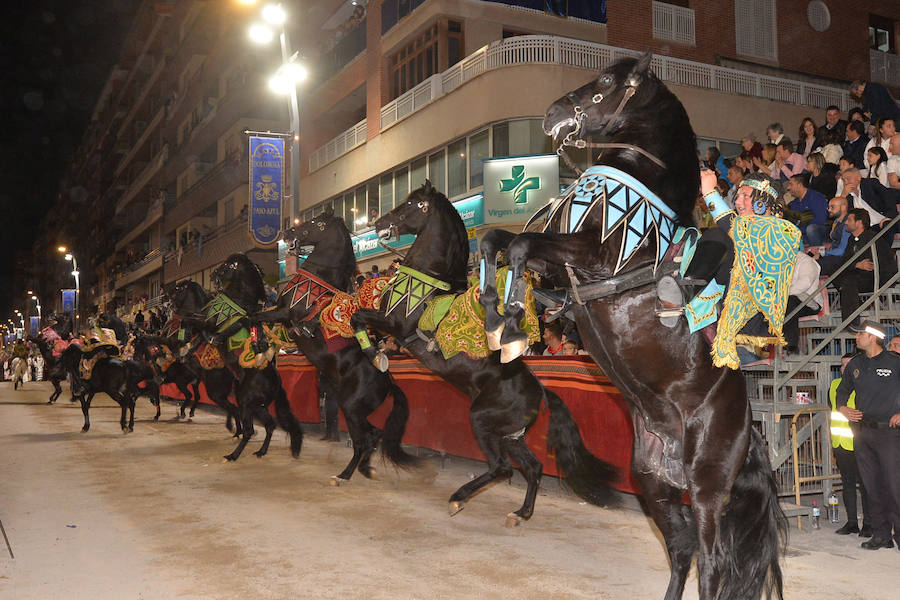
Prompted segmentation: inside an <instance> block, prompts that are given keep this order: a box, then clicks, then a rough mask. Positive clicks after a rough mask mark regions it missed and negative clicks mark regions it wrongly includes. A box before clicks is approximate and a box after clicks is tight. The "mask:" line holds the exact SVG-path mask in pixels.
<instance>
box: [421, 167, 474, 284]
mask: <svg viewBox="0 0 900 600" xmlns="http://www.w3.org/2000/svg"><path fill="white" fill-rule="evenodd" d="M419 197H421V198H422V199H427V200H429V201H430V203H431V204H430V208H431V209H432V210H434V211H435V212H436V213H437V214H436V215H435V216H437V217H438V218H439V220H440V223H438V225H437V228H436V230H435V232H434V234H433V235H434V239H436V240H438V241H439V242H440V254H441V256H442V259H443V260H442V262H444V263H445V264H446V265H447V269H446V270H443V271H442V272H441V273H440V276H441V278H446V279H447V280H448V283H450V284H451V285H452V286H453V287H454V288H455V289H465V288H466V285H467V275H468V263H469V234H468V232H467V231H466V226H465V224H464V223H463V220H462V218H461V217H460V216H459V212H457V210H456V208H454V206H453V204H452V203H451V202H450V200H449V199H448V198H447V196H445V195H444V194H442V193H441V192H439V191H438V190H437V189H436V188H434V187H433V186H432V185H431V182H425V185H423V186H421V187H419V188H418V189H416V190H415V191H413V192H412V194H410V199H415V198H419ZM434 218H435V217H434V216H432V217H430V218H429V219H428V223H427V224H426V226H425V228H423V231H421V232H419V236H418V238H417V239H416V243H418V241H419V239H422V238H423V236H422V233H423V232H424V231H428V230H429V229H431V223H432V220H433V219H434ZM429 237H430V236H429ZM413 245H414V246H415V243H414V244H413ZM432 251H433V250H432ZM410 252H412V249H410Z"/></svg>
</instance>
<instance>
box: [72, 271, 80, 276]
mask: <svg viewBox="0 0 900 600" xmlns="http://www.w3.org/2000/svg"><path fill="white" fill-rule="evenodd" d="M72 275H74V276H75V277H78V275H80V273H79V272H78V271H72Z"/></svg>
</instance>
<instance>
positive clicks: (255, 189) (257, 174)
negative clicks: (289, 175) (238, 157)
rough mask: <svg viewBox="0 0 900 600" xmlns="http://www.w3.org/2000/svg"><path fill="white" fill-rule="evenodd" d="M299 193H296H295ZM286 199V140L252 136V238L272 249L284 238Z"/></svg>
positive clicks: (250, 217) (250, 222) (250, 219)
mask: <svg viewBox="0 0 900 600" xmlns="http://www.w3.org/2000/svg"><path fill="white" fill-rule="evenodd" d="M294 193H295V194H296V193H297V192H296V191H295V192H294ZM283 198H284V139H283V138H280V137H263V136H256V135H253V136H250V210H249V216H248V219H247V222H248V223H249V225H250V237H252V238H253V243H254V244H256V246H257V247H259V248H271V247H272V246H274V245H275V243H276V242H277V241H278V238H279V236H280V235H281V204H282V200H283Z"/></svg>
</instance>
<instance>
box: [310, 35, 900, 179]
mask: <svg viewBox="0 0 900 600" xmlns="http://www.w3.org/2000/svg"><path fill="white" fill-rule="evenodd" d="M639 55H640V52H636V51H633V50H626V49H624V48H616V47H615V46H607V45H605V44H596V43H593V42H585V41H581V40H573V39H569V38H562V37H555V36H547V35H529V36H519V37H512V38H507V39H505V40H500V41H496V42H493V43H491V44H489V45H487V46H484V47H483V48H481V49H480V50H477V51H475V52H474V53H472V54H471V55H469V56H468V57H466V58H465V59H464V60H462V61H460V62H458V63H456V64H455V65H453V66H452V67H450V68H449V69H447V70H446V71H444V72H443V73H439V74H437V75H432V76H431V77H430V78H428V79H426V80H425V81H423V82H422V83H420V84H419V85H417V86H416V87H414V88H412V89H411V90H409V91H408V92H406V93H405V94H403V95H402V96H399V97H398V98H397V99H395V100H392V101H391V102H388V103H387V104H385V105H384V106H383V107H382V108H381V130H382V131H384V130H385V129H387V128H388V127H391V126H392V125H394V124H396V123H398V122H399V121H401V120H403V119H405V118H406V117H408V116H410V115H411V114H413V113H415V112H417V111H419V110H421V109H422V108H424V107H425V106H426V105H428V104H429V103H431V102H433V101H434V100H436V99H437V98H439V97H441V96H442V95H444V94H447V93H449V92H451V91H453V90H454V89H456V88H457V87H459V86H461V85H462V84H464V83H466V82H467V81H470V80H472V79H474V78H475V77H478V76H479V75H481V74H482V73H485V72H487V71H491V70H494V69H499V68H503V67H510V66H516V65H523V64H558V65H564V66H567V67H575V68H579V69H589V70H592V71H597V70H599V69H601V68H603V67H605V66H606V65H608V64H610V63H611V62H613V61H615V60H617V59H620V58H624V57H627V56H631V57H634V56H639ZM651 66H652V69H653V72H654V73H656V75H657V76H658V77H659V78H660V79H662V80H664V81H666V82H668V83H674V84H677V85H686V86H691V87H700V88H706V89H710V90H715V91H719V92H726V93H729V94H740V95H743V96H755V97H758V98H767V99H769V100H775V101H777V102H785V103H789V104H802V105H806V106H810V107H813V108H819V109H823V110H824V109H825V108H827V107H828V106H830V105H832V104H834V105H836V106H839V107H840V108H841V110H843V111H847V110H848V109H849V107H850V103H849V97H848V96H849V95H848V92H847V91H846V90H843V89H838V88H832V87H827V86H823V85H816V84H812V83H806V82H803V81H795V80H791V79H784V78H781V77H772V76H769V75H760V74H758V73H751V72H749V71H741V70H739V69H731V68H727V67H719V66H716V65H711V64H707V63H701V62H695V61H691V60H683V59H680V58H671V57H668V56H654V57H653V62H652V63H651ZM893 68H894V69H898V67H896V66H895V67H893ZM360 124H364V122H362V123H360ZM360 124H357V125H355V126H354V127H353V128H351V129H349V130H347V131H345V132H344V133H342V134H341V135H339V136H338V137H336V138H335V139H334V140H332V141H331V142H328V144H332V147H331V148H330V149H328V150H326V149H325V148H326V147H327V146H328V144H326V146H323V147H322V148H319V149H318V150H316V151H315V152H314V153H313V155H312V156H311V157H310V166H309V170H310V171H315V170H316V169H319V168H321V167H322V166H323V165H324V164H326V163H328V162H331V161H332V160H334V159H336V158H338V157H339V156H341V155H343V154H346V153H347V152H349V151H350V150H352V149H353V148H355V147H356V146H357V145H359V143H361V142H359V143H355V144H354V145H347V144H346V143H343V145H341V146H339V145H338V144H337V142H336V141H337V140H342V139H346V138H347V137H348V136H351V135H355V134H352V133H351V132H352V131H353V130H354V129H355V128H356V127H359V126H360ZM353 139H354V140H358V138H356V137H354V138H353ZM341 148H343V150H341ZM314 156H315V157H316V158H315V161H314V160H313V157H314ZM325 156H327V157H328V158H327V159H324V157H325Z"/></svg>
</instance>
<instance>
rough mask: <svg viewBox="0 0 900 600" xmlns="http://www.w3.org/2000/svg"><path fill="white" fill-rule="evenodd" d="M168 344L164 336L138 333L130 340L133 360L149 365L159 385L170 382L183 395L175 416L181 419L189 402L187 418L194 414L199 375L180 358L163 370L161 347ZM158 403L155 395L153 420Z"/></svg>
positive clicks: (163, 357) (197, 397) (163, 355)
mask: <svg viewBox="0 0 900 600" xmlns="http://www.w3.org/2000/svg"><path fill="white" fill-rule="evenodd" d="M168 344H169V340H167V339H166V338H161V337H158V336H152V335H146V334H142V333H139V334H138V335H136V336H135V337H134V340H133V341H132V345H133V347H134V360H136V361H137V362H139V363H141V364H143V365H146V366H148V367H150V369H152V370H153V372H154V373H155V374H156V382H157V383H158V384H159V385H164V384H167V383H172V384H174V385H175V387H176V388H178V391H179V392H181V395H182V396H184V401H183V402H182V403H181V407H180V408H179V412H178V415H177V417H176V418H180V419H183V418H184V417H185V416H186V415H185V409H186V408H187V406H188V405H189V404H190V405H191V413H190V417H189V418H191V417H193V416H194V407H196V406H197V401H198V399H199V398H200V377H199V375H198V371H197V370H192V369H191V368H190V367H189V366H188V365H186V364H185V363H184V362H182V361H180V360H175V361H174V362H172V363H171V364H170V365H168V366H167V367H166V368H165V370H163V365H161V364H160V362H162V361H165V360H166V356H165V351H164V349H163V348H164V347H166V346H168ZM173 351H177V348H175V349H173ZM192 390H193V392H192ZM151 401H152V399H151ZM159 404H160V403H159V397H158V396H157V398H156V402H155V406H156V416H155V417H153V420H154V421H156V420H158V419H159V415H160V406H159Z"/></svg>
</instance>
